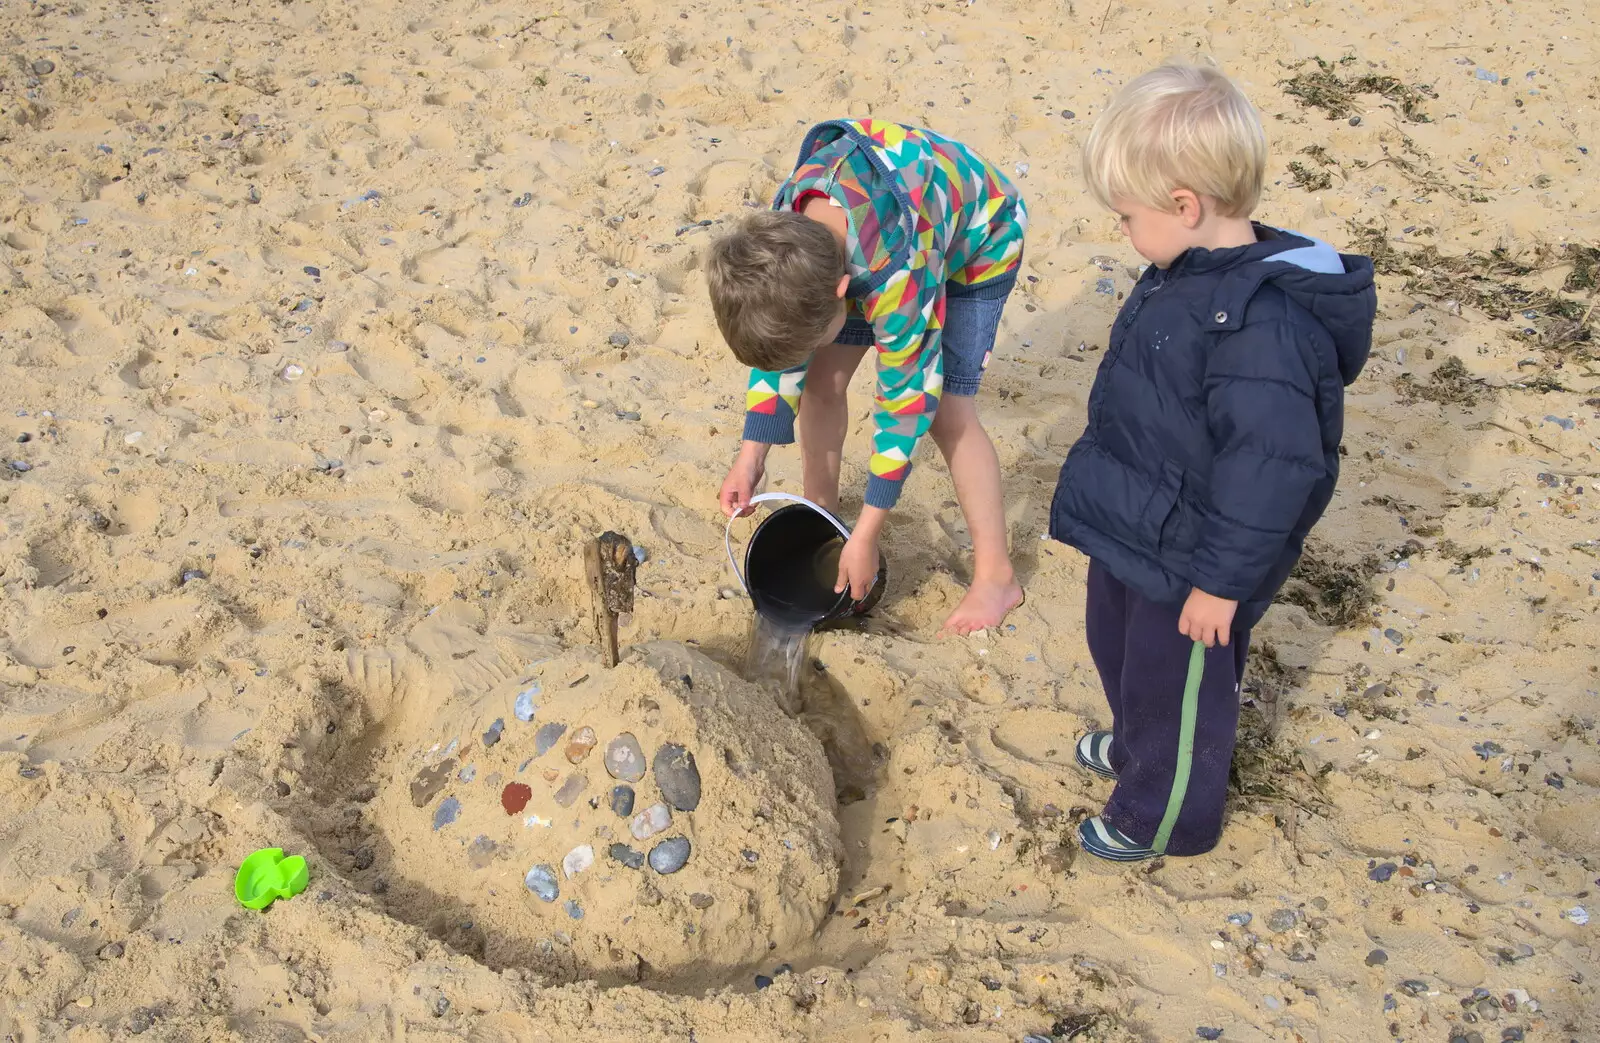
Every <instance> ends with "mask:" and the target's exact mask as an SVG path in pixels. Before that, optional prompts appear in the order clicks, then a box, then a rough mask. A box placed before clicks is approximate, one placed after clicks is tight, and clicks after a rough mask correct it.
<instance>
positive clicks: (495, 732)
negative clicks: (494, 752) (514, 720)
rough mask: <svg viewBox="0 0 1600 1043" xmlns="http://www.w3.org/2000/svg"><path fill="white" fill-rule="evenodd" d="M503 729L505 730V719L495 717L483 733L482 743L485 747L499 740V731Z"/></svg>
mask: <svg viewBox="0 0 1600 1043" xmlns="http://www.w3.org/2000/svg"><path fill="white" fill-rule="evenodd" d="M505 730H506V722H505V719H504V718H503V717H496V718H495V721H494V723H493V724H491V725H489V730H488V731H486V732H484V733H483V745H484V746H485V747H488V746H493V745H494V744H495V743H497V742H499V741H500V733H501V732H503V731H505Z"/></svg>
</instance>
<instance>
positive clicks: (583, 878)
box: [370, 642, 840, 977]
mask: <svg viewBox="0 0 1600 1043" xmlns="http://www.w3.org/2000/svg"><path fill="white" fill-rule="evenodd" d="M591 654H592V653H590V652H588V651H587V650H577V651H574V652H572V653H569V654H568V655H567V656H564V657H562V658H558V659H554V660H550V661H548V662H545V663H542V664H538V665H536V666H533V667H531V668H530V670H529V672H528V676H526V677H524V678H521V679H519V680H518V681H515V682H512V683H508V684H506V685H504V686H502V687H501V688H498V689H493V690H490V691H489V692H487V693H484V694H483V695H481V696H477V697H470V698H466V699H457V700H454V701H446V702H445V703H443V704H442V705H440V706H439V707H438V709H437V711H436V713H435V716H434V719H433V720H432V722H423V724H422V725H419V727H418V728H417V729H416V734H412V735H404V736H396V737H395V741H396V747H395V748H396V749H397V750H403V751H405V752H404V753H402V754H401V755H400V756H401V757H403V758H404V759H398V758H397V760H396V761H395V762H394V767H393V769H392V771H391V776H390V782H389V784H388V786H387V787H386V788H385V789H384V791H383V792H382V793H380V795H379V798H378V799H377V800H375V801H374V802H373V804H372V805H371V815H372V824H373V826H374V827H375V828H376V829H378V830H379V831H380V832H382V833H383V834H385V836H386V839H387V840H388V844H389V846H390V847H391V848H392V849H393V850H394V851H395V852H396V855H395V856H394V861H393V862H392V863H391V864H389V865H387V866H378V867H375V868H373V869H371V870H370V872H371V874H373V875H374V876H375V877H376V876H379V875H381V876H382V877H383V878H384V879H385V880H386V882H387V886H388V895H387V899H388V900H389V901H391V902H394V901H405V902H420V903H428V902H433V903H435V904H438V905H440V906H441V909H440V915H441V916H443V915H445V914H446V910H445V909H444V906H446V905H448V906H449V911H448V915H449V916H452V917H456V918H458V919H460V920H462V921H473V922H475V923H476V924H477V925H478V926H479V928H480V929H481V930H482V936H483V939H484V952H483V958H484V959H485V960H486V962H488V963H490V964H491V965H496V964H513V963H514V964H520V965H527V966H531V967H532V968H533V969H535V970H540V969H549V970H551V971H552V972H559V971H558V968H565V967H570V966H571V965H572V964H573V962H574V961H575V962H576V965H577V966H579V967H582V968H584V969H585V973H586V974H607V973H619V972H620V973H624V974H628V973H636V971H637V968H638V967H639V966H640V964H641V961H642V962H643V964H647V965H648V966H649V967H650V968H651V972H650V973H651V974H652V975H653V976H660V977H669V976H671V975H673V974H674V973H699V972H704V971H705V970H706V969H707V968H708V967H710V968H715V967H731V966H737V965H741V964H746V963H750V962H753V961H756V960H759V959H762V958H764V957H766V955H767V953H768V951H769V949H770V948H772V947H774V946H776V947H777V948H780V949H781V948H787V947H790V946H792V945H795V944H798V943H800V942H802V941H803V940H805V939H806V938H808V937H809V936H810V935H811V934H812V933H813V932H814V931H815V930H816V929H817V927H818V925H819V924H820V923H821V922H822V920H823V918H824V917H825V916H826V914H827V910H828V907H829V903H830V901H831V900H832V898H833V895H834V892H835V889H836V887H837V884H838V878H839V860H840V842H839V827H838V823H837V821H836V819H835V817H834V799H833V783H832V778H831V775H830V773H829V769H828V766H827V761H826V759H825V757H824V755H823V752H822V749H821V747H820V746H819V745H818V743H817V741H816V740H815V739H814V738H813V737H812V736H811V735H810V733H808V732H807V731H806V730H805V729H804V727H803V726H802V725H800V724H799V723H797V722H796V721H794V720H792V719H791V718H790V717H788V716H787V715H786V714H785V713H784V712H783V711H782V710H781V709H780V708H779V707H778V706H777V705H776V704H775V703H774V702H773V700H772V697H771V695H770V694H768V693H766V692H764V691H762V690H761V689H759V688H757V687H756V686H754V685H752V684H749V683H748V682H746V681H744V680H742V679H740V678H739V677H737V676H736V675H734V674H732V673H730V672H729V671H726V670H724V669H723V668H722V667H720V666H718V665H717V664H716V663H714V662H712V661H711V660H709V659H707V658H705V657H704V656H702V655H700V654H699V653H697V652H694V651H691V650H689V649H686V648H684V647H683V646H681V645H677V644H673V643H666V642H662V643H657V644H653V645H646V646H642V647H640V648H636V649H634V650H633V652H632V654H631V655H630V657H629V658H628V659H627V661H625V662H623V663H622V664H621V665H619V666H618V667H616V668H615V669H613V670H604V669H597V668H596V667H595V664H594V663H593V662H592V661H591V660H590V658H589V656H590V655H591ZM585 675H587V676H585ZM574 680H577V681H579V683H576V684H574V683H573V682H574ZM429 723H431V727H427V730H426V731H423V730H422V728H423V726H426V724H429ZM410 881H415V886H414V887H413V886H412V885H411V884H410V883H409V882H410ZM491 925H492V926H491Z"/></svg>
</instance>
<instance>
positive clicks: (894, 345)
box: [866, 254, 945, 510]
mask: <svg viewBox="0 0 1600 1043" xmlns="http://www.w3.org/2000/svg"><path fill="white" fill-rule="evenodd" d="M944 279H945V271H944V261H943V258H941V257H938V256H936V255H932V254H913V255H912V258H911V263H910V264H909V265H908V266H907V267H906V269H905V270H904V271H902V272H897V273H896V274H895V275H894V277H893V278H891V279H890V280H889V281H888V283H886V284H885V285H884V287H883V289H882V290H880V291H878V293H877V294H876V295H874V296H873V297H872V298H871V299H870V300H868V302H867V306H866V316H867V320H868V321H869V322H871V323H872V328H873V331H874V333H875V334H876V335H877V341H878V345H877V346H878V392H877V396H876V398H875V399H874V401H873V411H872V424H873V427H874V428H875V430H874V432H873V435H872V459H871V461H870V463H869V465H868V466H869V474H868V477H867V494H866V505H867V506H868V507H879V508H882V509H884V510H888V509H889V508H891V507H893V506H894V505H895V502H896V501H898V500H899V499H900V490H901V488H902V487H903V486H904V485H905V480H906V476H907V475H909V474H910V473H911V454H912V453H913V452H914V451H915V450H916V448H917V442H918V440H920V439H921V438H922V436H923V435H925V434H927V433H928V428H929V427H930V426H931V425H932V424H933V415H934V412H935V411H936V410H938V408H939V396H940V394H941V393H942V392H943V390H944V361H943V357H942V350H943V342H942V339H941V329H942V327H943V325H944Z"/></svg>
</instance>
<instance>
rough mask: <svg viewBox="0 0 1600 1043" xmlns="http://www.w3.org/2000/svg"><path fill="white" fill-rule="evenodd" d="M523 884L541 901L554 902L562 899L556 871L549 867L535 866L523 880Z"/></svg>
mask: <svg viewBox="0 0 1600 1043" xmlns="http://www.w3.org/2000/svg"><path fill="white" fill-rule="evenodd" d="M522 883H523V886H525V887H526V888H527V889H528V890H530V891H532V892H533V893H534V894H535V895H537V896H538V897H539V899H540V900H541V901H545V902H553V901H555V900H556V899H557V898H559V897H561V885H560V884H558V883H557V882H556V871H555V870H554V869H552V868H551V867H549V866H546V865H537V866H534V867H533V868H532V869H530V870H528V873H527V875H526V876H524V877H523V878H522Z"/></svg>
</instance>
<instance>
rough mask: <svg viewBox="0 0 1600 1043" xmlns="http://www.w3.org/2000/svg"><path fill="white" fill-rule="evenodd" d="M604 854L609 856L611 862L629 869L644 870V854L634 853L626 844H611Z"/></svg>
mask: <svg viewBox="0 0 1600 1043" xmlns="http://www.w3.org/2000/svg"><path fill="white" fill-rule="evenodd" d="M606 854H608V855H610V856H611V857H612V859H613V860H615V861H617V862H621V863H622V864H623V865H625V866H627V867H628V868H629V869H643V868H644V852H643V851H635V850H634V849H633V848H631V847H629V846H628V845H627V844H612V845H611V846H610V847H609V848H607V849H606Z"/></svg>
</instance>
